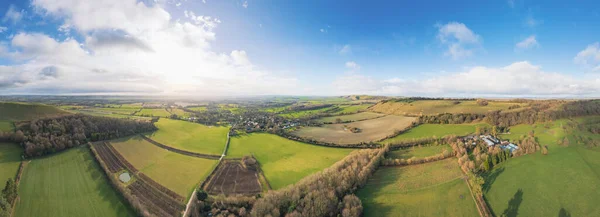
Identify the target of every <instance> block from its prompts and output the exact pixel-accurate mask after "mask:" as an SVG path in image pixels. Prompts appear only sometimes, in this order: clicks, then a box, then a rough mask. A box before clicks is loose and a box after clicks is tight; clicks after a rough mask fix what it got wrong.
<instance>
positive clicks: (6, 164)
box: [0, 142, 23, 188]
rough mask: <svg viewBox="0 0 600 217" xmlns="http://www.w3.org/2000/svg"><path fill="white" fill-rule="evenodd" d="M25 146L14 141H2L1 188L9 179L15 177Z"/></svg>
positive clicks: (0, 153)
mask: <svg viewBox="0 0 600 217" xmlns="http://www.w3.org/2000/svg"><path fill="white" fill-rule="evenodd" d="M21 154H23V148H21V146H19V145H17V144H13V143H1V142H0V186H2V187H0V188H4V184H5V183H6V180H8V179H14V178H15V176H16V175H17V171H18V170H19V165H20V164H21Z"/></svg>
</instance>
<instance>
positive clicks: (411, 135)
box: [381, 123, 489, 144]
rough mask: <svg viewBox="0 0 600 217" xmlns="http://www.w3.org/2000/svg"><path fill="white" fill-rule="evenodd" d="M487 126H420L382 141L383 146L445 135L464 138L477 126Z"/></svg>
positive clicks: (482, 124) (473, 131)
mask: <svg viewBox="0 0 600 217" xmlns="http://www.w3.org/2000/svg"><path fill="white" fill-rule="evenodd" d="M478 125H479V126H487V127H489V125H488V124H485V123H481V124H421V125H419V126H416V127H413V128H411V129H409V130H407V131H406V132H404V133H402V134H400V135H398V136H395V137H392V138H389V139H386V140H383V141H381V143H383V144H391V143H394V142H402V141H410V140H413V139H422V138H431V137H433V136H435V137H437V138H441V137H444V136H446V135H457V136H465V135H468V134H471V133H475V128H476V127H477V126H478Z"/></svg>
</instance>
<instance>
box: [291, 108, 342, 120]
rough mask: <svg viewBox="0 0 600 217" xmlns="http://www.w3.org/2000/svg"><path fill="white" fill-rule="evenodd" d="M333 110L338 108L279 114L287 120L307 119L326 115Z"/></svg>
mask: <svg viewBox="0 0 600 217" xmlns="http://www.w3.org/2000/svg"><path fill="white" fill-rule="evenodd" d="M332 109H336V107H333V106H332V107H325V108H320V109H313V110H304V111H284V113H282V114H279V115H280V116H282V117H286V118H305V117H309V116H311V115H317V114H322V113H326V112H327V111H330V110H332Z"/></svg>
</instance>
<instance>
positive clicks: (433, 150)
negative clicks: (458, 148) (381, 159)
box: [388, 145, 452, 159]
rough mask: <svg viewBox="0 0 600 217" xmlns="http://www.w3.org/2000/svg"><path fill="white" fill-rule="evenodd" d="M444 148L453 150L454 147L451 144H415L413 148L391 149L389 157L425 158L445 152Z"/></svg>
mask: <svg viewBox="0 0 600 217" xmlns="http://www.w3.org/2000/svg"><path fill="white" fill-rule="evenodd" d="M444 150H448V151H449V152H452V148H450V146H449V145H431V146H424V147H420V146H414V147H411V148H406V149H400V150H394V151H390V152H389V153H388V158H397V159H410V158H413V157H415V158H424V157H429V156H433V155H438V154H441V153H443V152H444Z"/></svg>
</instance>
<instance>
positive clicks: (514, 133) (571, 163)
mask: <svg viewBox="0 0 600 217" xmlns="http://www.w3.org/2000/svg"><path fill="white" fill-rule="evenodd" d="M584 119H587V118H584ZM578 121H583V119H579V120H578ZM568 122H570V121H568V120H557V121H553V122H549V123H544V124H536V125H534V126H530V125H518V126H515V127H512V128H511V134H510V135H502V138H510V139H516V138H518V137H519V136H521V135H524V134H526V133H528V132H529V131H531V130H534V131H535V136H536V137H537V139H538V141H539V142H540V144H542V145H548V150H549V152H548V155H543V154H541V153H540V152H536V153H534V154H529V155H525V156H521V157H517V158H512V159H510V160H508V161H507V162H504V163H502V164H500V166H498V167H496V168H494V170H492V171H491V172H490V173H489V174H487V175H486V176H485V178H486V184H485V185H484V194H485V197H486V199H487V201H488V204H489V205H490V207H491V208H492V211H493V212H494V214H495V215H496V216H500V215H501V214H506V215H508V216H557V215H559V216H560V214H561V213H562V214H563V216H565V215H564V214H568V215H569V216H600V207H598V206H597V205H596V204H598V203H599V202H600V194H599V193H598V192H600V187H599V186H600V175H599V174H600V148H599V147H595V148H588V147H585V145H584V144H577V143H576V142H575V141H576V139H575V136H577V135H586V134H589V133H588V132H581V131H579V130H575V131H573V132H566V131H565V130H564V129H563V126H564V125H565V124H567V123H568ZM565 136H568V138H569V139H570V140H571V141H573V142H571V143H570V145H569V146H563V145H561V144H559V143H558V142H557V141H559V140H561V139H562V138H564V137H565ZM595 136H596V138H598V135H595ZM532 180H536V181H532Z"/></svg>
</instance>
